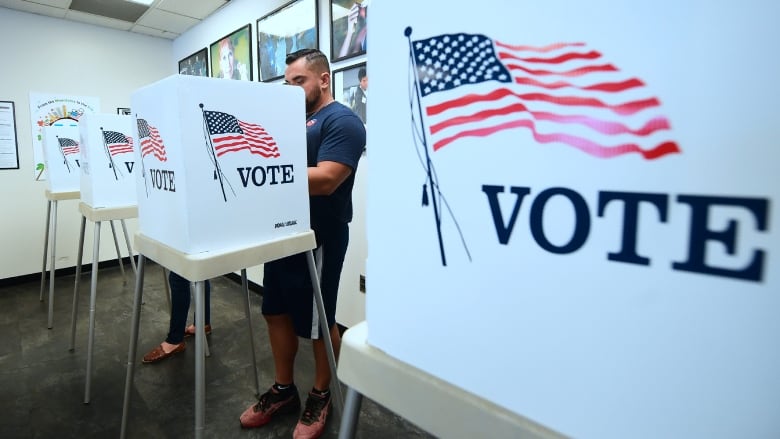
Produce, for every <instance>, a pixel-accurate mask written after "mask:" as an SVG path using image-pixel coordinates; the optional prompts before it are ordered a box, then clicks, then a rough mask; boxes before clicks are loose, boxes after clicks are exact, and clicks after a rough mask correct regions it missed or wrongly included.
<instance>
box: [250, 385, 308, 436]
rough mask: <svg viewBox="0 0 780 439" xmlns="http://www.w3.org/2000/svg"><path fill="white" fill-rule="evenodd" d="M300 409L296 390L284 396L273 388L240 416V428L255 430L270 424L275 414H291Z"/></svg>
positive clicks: (293, 387) (293, 388)
mask: <svg viewBox="0 0 780 439" xmlns="http://www.w3.org/2000/svg"><path fill="white" fill-rule="evenodd" d="M300 409H301V397H300V396H298V388H297V387H295V386H294V385H293V386H292V389H290V391H288V392H284V394H282V393H279V392H277V391H276V390H275V389H274V388H273V387H271V388H270V389H268V391H267V392H265V393H263V394H262V395H261V396H260V400H259V401H258V402H257V404H254V405H252V406H251V407H249V408H248V409H246V410H244V413H242V414H241V419H240V421H241V426H242V427H244V428H256V427H262V426H263V425H265V424H267V423H269V422H271V419H272V418H273V417H274V415H276V414H277V413H292V412H297V411H298V410H300Z"/></svg>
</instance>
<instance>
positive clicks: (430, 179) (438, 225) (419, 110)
mask: <svg viewBox="0 0 780 439" xmlns="http://www.w3.org/2000/svg"><path fill="white" fill-rule="evenodd" d="M404 35H405V36H406V38H407V40H409V59H410V60H411V61H412V66H413V68H414V90H415V97H416V98H417V113H418V114H419V115H420V128H421V129H422V136H423V138H422V143H423V149H424V150H425V166H426V172H427V174H428V176H427V179H426V181H427V182H429V183H430V184H431V198H432V199H433V215H434V220H435V222H436V234H437V235H438V238H439V252H440V253H441V265H443V266H447V257H446V256H445V255H444V240H443V239H442V235H441V215H439V206H438V203H437V200H436V198H437V197H436V192H437V191H438V187H439V185H438V183H436V184H434V181H433V173H432V169H431V168H432V166H433V164H432V162H431V156H430V153H429V152H428V137H427V136H426V134H425V121H424V120H423V113H422V104H421V103H420V89H419V80H418V78H417V63H416V61H415V59H414V50H413V48H412V38H411V35H412V28H411V26H409V27H407V28H406V29H405V30H404ZM434 188H436V190H434ZM423 190H424V191H425V190H426V189H425V187H423Z"/></svg>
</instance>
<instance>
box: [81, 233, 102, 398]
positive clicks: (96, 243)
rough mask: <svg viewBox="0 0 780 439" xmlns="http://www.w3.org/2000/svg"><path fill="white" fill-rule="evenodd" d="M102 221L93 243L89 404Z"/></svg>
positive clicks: (86, 389) (87, 387)
mask: <svg viewBox="0 0 780 439" xmlns="http://www.w3.org/2000/svg"><path fill="white" fill-rule="evenodd" d="M99 252H100V221H96V222H95V237H94V242H93V243H92V281H91V282H90V284H91V285H90V287H89V337H88V339H87V382H86V384H85V386H84V404H89V388H90V385H91V384H92V347H93V345H94V344H95V302H96V301H97V275H98V264H99V262H98V261H100V254H99Z"/></svg>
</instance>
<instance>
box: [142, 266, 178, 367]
mask: <svg viewBox="0 0 780 439" xmlns="http://www.w3.org/2000/svg"><path fill="white" fill-rule="evenodd" d="M168 281H169V282H170V284H171V319H170V323H169V325H168V335H167V336H166V337H165V340H164V341H163V342H162V343H160V345H159V346H157V347H156V348H154V349H152V350H151V351H149V352H148V353H147V354H146V355H144V357H143V362H144V363H156V362H158V361H161V360H164V359H166V358H168V357H169V356H170V355H173V354H176V353H178V352H181V351H183V350H184V348H185V346H186V344H185V343H184V327H185V325H186V324H187V313H188V310H189V308H190V281H188V280H187V279H184V278H183V277H181V276H179V275H178V274H176V273H174V272H172V271H171V273H170V275H169V276H168Z"/></svg>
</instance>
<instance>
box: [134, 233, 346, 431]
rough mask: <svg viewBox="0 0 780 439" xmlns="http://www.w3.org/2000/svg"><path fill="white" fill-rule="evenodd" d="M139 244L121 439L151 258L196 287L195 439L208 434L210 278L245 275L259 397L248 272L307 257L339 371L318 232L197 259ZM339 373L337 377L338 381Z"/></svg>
mask: <svg viewBox="0 0 780 439" xmlns="http://www.w3.org/2000/svg"><path fill="white" fill-rule="evenodd" d="M135 245H136V248H137V250H138V253H139V258H138V273H137V277H136V283H135V297H134V298H133V316H132V319H131V325H132V326H131V330H130V346H129V348H128V353H127V377H126V380H125V394H124V402H123V406H122V426H121V431H120V438H125V437H126V434H127V417H128V412H129V408H130V394H131V392H132V391H133V379H134V373H135V363H136V358H135V357H136V353H137V348H138V330H139V323H140V311H141V300H142V297H143V279H144V263H145V260H146V257H147V256H148V257H149V258H151V259H152V260H154V261H156V262H157V263H158V264H160V265H162V266H163V267H166V268H167V269H169V270H171V271H174V272H176V273H177V274H179V275H181V276H182V277H184V278H185V279H189V280H190V281H191V282H194V283H195V328H196V331H195V438H196V439H202V438H203V432H204V426H205V422H204V418H205V383H206V377H205V365H204V349H203V348H204V342H205V339H206V335H205V332H204V331H205V329H204V328H205V318H204V295H205V284H204V281H205V280H206V279H211V278H213V277H217V276H221V275H224V274H226V273H232V272H234V271H237V270H239V269H240V270H241V284H242V287H243V289H244V296H245V297H246V300H245V304H244V306H245V309H246V312H247V321H248V322H249V331H250V334H249V335H250V337H249V338H250V343H251V344H252V346H251V347H252V361H253V365H252V366H253V368H254V375H255V386H256V392H257V395H259V394H260V384H259V379H258V377H257V363H256V358H255V353H254V352H255V347H254V335H253V333H252V320H251V318H250V314H251V313H250V309H249V290H248V280H247V277H246V267H249V266H254V265H257V264H262V263H265V262H268V261H274V260H277V259H280V258H283V257H285V256H290V255H293V254H297V253H303V252H308V256H309V258H308V263H309V272H310V274H311V276H312V284H313V285H315V286H316V288H315V296H317V298H318V300H317V306H318V308H319V312H320V315H321V316H323V318H321V319H320V324H321V327H322V332H323V334H324V336H325V337H326V338H325V340H326V342H327V343H326V346H327V348H328V356H329V359H328V360H329V362H330V367H331V370H333V371H335V370H336V359H335V355H334V351H333V345H332V342H331V339H330V332H329V330H328V327H327V322H326V319H325V318H324V316H325V312H324V306H323V302H322V293H321V291H320V289H319V280H318V277H317V272H316V269H315V267H314V256H313V255H312V249H313V248H314V247H315V246H316V244H315V239H314V232H312V231H308V232H305V233H300V234H296V235H291V236H288V237H285V238H281V239H278V240H273V241H269V242H265V243H261V244H258V245H253V246H247V247H242V248H237V249H232V250H230V251H224V252H219V253H217V252H213V253H210V252H204V253H198V254H185V253H181V252H179V251H177V250H174V249H172V248H170V247H168V246H166V245H165V244H162V243H160V242H158V241H155V240H153V239H151V238H149V237H146V236H144V235H143V234H141V233H137V234H136V239H135ZM335 376H336V375H335V373H334V374H333V377H334V378H335ZM334 388H335V395H334V399H335V405H336V407H337V409H338V412H339V413H341V411H342V408H343V400H342V399H341V390H340V388H339V385H336V386H334Z"/></svg>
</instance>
